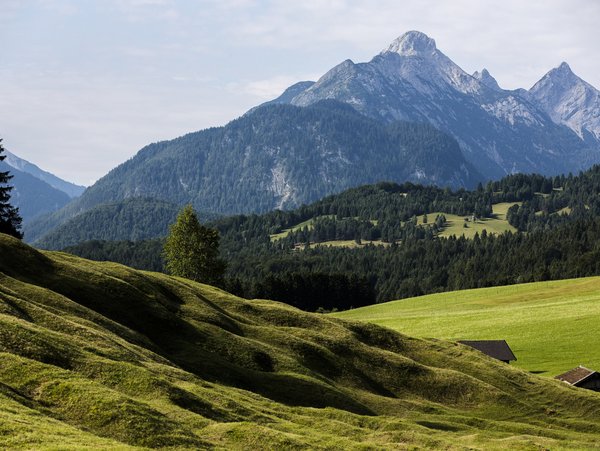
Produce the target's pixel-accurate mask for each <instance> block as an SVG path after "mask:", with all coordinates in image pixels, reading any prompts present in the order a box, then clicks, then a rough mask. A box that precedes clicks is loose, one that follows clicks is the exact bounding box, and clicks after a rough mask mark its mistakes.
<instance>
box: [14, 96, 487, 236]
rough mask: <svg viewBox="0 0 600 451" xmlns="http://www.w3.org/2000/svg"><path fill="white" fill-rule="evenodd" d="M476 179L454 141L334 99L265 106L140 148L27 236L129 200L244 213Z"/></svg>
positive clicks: (456, 184)
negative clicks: (372, 188) (381, 187)
mask: <svg viewBox="0 0 600 451" xmlns="http://www.w3.org/2000/svg"><path fill="white" fill-rule="evenodd" d="M482 178H483V177H482V176H481V175H480V174H479V173H478V172H477V170H475V169H474V167H473V165H471V164H470V163H468V162H467V161H466V160H465V158H464V156H463V154H462V152H461V149H460V147H459V145H458V143H457V142H456V141H455V140H454V139H452V138H451V137H449V136H448V135H446V134H444V133H441V132H439V131H438V130H436V129H435V128H434V127H432V126H430V125H427V124H409V123H400V122H395V123H391V124H383V123H381V122H379V121H375V120H373V119H370V118H367V117H366V116H364V115H362V114H360V113H358V112H357V111H355V110H354V109H353V108H351V107H349V106H348V105H345V104H343V103H340V102H335V101H323V102H317V103H316V104H314V105H311V106H309V107H304V108H300V107H297V106H292V105H280V104H272V105H265V106H262V107H260V108H257V109H255V110H254V111H252V112H250V113H248V114H246V115H244V116H243V117H241V118H239V119H237V120H234V121H232V122H230V123H229V124H227V125H226V126H224V127H219V128H212V129H209V130H204V131H200V132H196V133H191V134H188V135H185V136H182V137H180V138H177V139H174V140H172V141H164V142H160V143H155V144H151V145H149V146H147V147H145V148H144V149H142V150H141V151H140V152H139V153H138V154H137V155H136V156H135V157H134V158H132V159H131V160H129V161H127V162H125V163H123V164H122V165H120V166H118V167H117V168H115V169H113V170H112V171H111V172H109V173H108V174H107V175H106V176H104V177H103V178H101V179H100V180H98V182H96V183H95V184H94V185H93V186H91V187H90V188H88V189H87V190H86V191H85V192H84V193H83V194H82V196H81V197H79V198H77V199H75V200H74V201H73V202H71V203H70V204H69V205H68V206H67V207H65V208H64V209H63V210H61V211H59V212H56V213H54V214H52V215H51V216H48V217H45V218H40V220H39V221H37V222H36V223H34V224H31V225H30V227H28V228H27V229H26V230H25V236H26V239H27V240H28V241H30V242H32V241H35V240H37V239H39V238H41V237H42V236H43V235H44V234H45V233H47V232H48V231H49V230H51V229H52V228H54V227H56V226H57V225H58V224H61V223H63V222H64V221H66V220H68V219H70V218H72V217H74V216H76V215H77V214H80V213H82V212H84V211H87V210H90V209H91V208H93V207H95V206H98V205H101V204H104V203H113V202H119V201H122V200H124V199H128V198H133V197H150V198H155V199H161V200H164V201H166V202H170V203H173V204H176V205H183V204H186V203H192V204H193V205H194V206H195V207H196V209H198V210H200V211H211V212H215V213H222V214H230V213H252V212H265V211H269V210H272V209H276V208H279V209H281V208H293V207H296V206H299V205H301V204H303V203H308V202H311V201H315V200H317V199H319V198H321V197H323V196H325V195H327V194H331V193H335V192H339V191H342V190H344V189H347V188H349V187H352V186H357V185H361V184H365V183H372V182H377V181H381V180H389V181H398V182H402V181H406V180H410V181H415V182H420V183H426V184H427V183H428V184H437V185H440V186H447V185H450V186H454V187H464V186H468V187H472V186H474V185H475V184H476V183H477V182H478V181H480V180H482Z"/></svg>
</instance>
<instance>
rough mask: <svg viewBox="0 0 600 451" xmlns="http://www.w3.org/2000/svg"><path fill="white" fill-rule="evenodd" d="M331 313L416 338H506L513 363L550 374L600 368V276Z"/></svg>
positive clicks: (439, 296) (464, 292)
mask: <svg viewBox="0 0 600 451" xmlns="http://www.w3.org/2000/svg"><path fill="white" fill-rule="evenodd" d="M335 316H336V317H339V318H344V319H353V320H362V321H368V322H371V323H375V324H378V325H382V326H387V327H389V328H391V329H394V330H397V331H399V332H402V333H405V334H408V335H413V336H416V337H431V338H439V339H450V340H460V339H469V340H485V339H487V340H491V339H506V340H507V342H508V343H509V345H510V346H511V347H512V349H513V351H514V352H515V354H516V355H517V358H518V360H517V362H515V363H514V364H515V365H516V366H518V367H520V368H523V369H525V370H527V371H531V372H535V373H539V374H544V375H547V376H554V375H556V374H560V373H562V372H564V371H567V370H569V369H571V368H573V367H575V366H577V365H579V364H582V365H585V366H588V367H591V368H596V369H598V370H600V350H599V349H598V348H597V346H596V345H595V343H598V342H599V341H600V329H599V328H598V327H597V324H598V318H599V317H600V277H589V278H582V279H573V280H560V281H552V282H538V283H528V284H522V285H512V286H506V287H495V288H482V289H476V290H465V291H454V292H450V293H439V294H433V295H428V296H421V297H416V298H411V299H403V300H400V301H393V302H386V303H384V304H378V305H373V306H369V307H364V308H360V309H355V310H349V311H346V312H341V313H337V314H335Z"/></svg>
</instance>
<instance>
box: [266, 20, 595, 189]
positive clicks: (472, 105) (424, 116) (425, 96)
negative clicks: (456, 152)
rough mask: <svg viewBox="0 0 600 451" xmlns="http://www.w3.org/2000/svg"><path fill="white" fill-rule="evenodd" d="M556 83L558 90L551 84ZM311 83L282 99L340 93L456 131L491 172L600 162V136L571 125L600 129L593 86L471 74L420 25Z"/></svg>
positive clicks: (355, 102) (381, 111)
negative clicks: (509, 84) (514, 85)
mask: <svg viewBox="0 0 600 451" xmlns="http://www.w3.org/2000/svg"><path fill="white" fill-rule="evenodd" d="M560 72H562V70H561V71H560ZM550 78H557V77H550ZM575 78H576V77H575ZM549 85H552V86H554V88H553V89H554V90H555V93H554V94H553V95H552V96H549V93H548V92H546V91H545V90H544V89H543V86H549ZM306 86H307V87H306V89H304V90H303V91H302V92H299V93H297V94H296V95H295V96H294V97H292V94H294V93H296V92H297V91H298V89H297V88H299V86H296V87H295V88H294V89H293V90H291V91H288V93H287V94H285V95H284V96H282V97H280V99H279V100H277V101H279V102H282V101H288V102H289V103H290V104H292V105H298V106H308V105H312V104H314V103H315V102H319V101H321V100H323V99H335V100H339V101H342V102H345V103H347V104H349V105H351V106H352V107H354V108H355V109H356V110H357V111H360V112H361V113H363V114H365V115H367V116H369V117H372V118H374V119H377V120H380V121H383V122H392V121H397V120H404V121H411V122H421V123H422V122H425V123H429V124H432V125H433V126H435V127H437V128H439V129H440V130H442V131H444V132H446V133H449V134H450V135H452V136H453V137H454V138H455V139H456V140H457V141H458V142H459V144H460V146H461V149H462V150H463V152H464V154H465V157H466V159H467V160H468V161H469V162H471V163H472V164H473V165H474V166H475V167H476V169H477V170H478V171H479V172H480V173H481V174H483V175H484V176H485V177H486V178H488V179H490V178H499V177H501V176H503V175H505V174H510V173H515V172H526V173H527V172H537V173H543V174H558V173H563V172H567V171H573V172H575V171H578V170H581V169H584V168H587V167H589V166H590V165H591V163H593V162H597V161H600V143H599V142H598V141H596V140H592V141H589V140H582V139H581V136H583V132H581V133H580V132H579V131H578V130H579V129H578V128H577V126H575V127H570V126H569V127H567V126H565V125H569V124H570V123H573V121H575V122H577V121H578V122H577V123H580V125H581V127H584V129H585V130H588V129H587V128H585V127H590V128H589V131H590V132H591V133H595V132H594V130H597V129H596V128H595V127H596V125H597V120H598V116H597V111H598V109H597V108H598V105H599V104H598V99H597V97H596V93H597V91H595V90H594V89H593V88H592V87H591V86H589V85H587V84H585V83H584V82H581V83H579V82H577V80H574V78H573V77H570V78H568V79H567V80H566V81H565V82H564V83H562V84H556V83H554V84H551V83H545V84H544V83H542V85H540V86H538V87H537V88H536V87H534V89H533V90H532V91H533V92H532V93H531V94H529V93H528V92H527V91H525V90H516V91H508V90H503V89H501V88H500V87H499V86H498V83H497V82H496V81H495V80H494V78H493V77H492V76H491V75H490V74H489V72H488V71H487V70H483V71H482V72H481V73H475V74H474V76H472V75H469V74H468V73H466V72H465V71H464V70H462V69H461V68H460V67H459V66H458V65H456V64H455V63H454V62H453V61H452V60H450V59H449V58H448V57H447V56H446V55H444V54H443V53H442V52H441V51H440V50H439V49H438V48H437V46H436V43H435V41H434V40H433V39H431V38H430V37H428V36H426V35H425V34H423V33H420V32H418V31H411V32H408V33H406V34H404V35H402V36H400V37H399V38H398V39H396V40H394V42H392V43H391V44H390V45H389V47H388V48H386V49H385V50H383V51H382V52H381V53H379V54H378V55H376V56H375V57H374V58H373V59H372V60H371V61H369V62H367V63H358V64H355V63H354V62H352V61H351V60H346V61H344V62H342V63H341V64H339V65H338V66H336V67H334V68H333V69H331V70H330V71H329V72H327V73H326V74H325V75H323V76H322V77H321V78H320V79H319V80H318V81H317V82H316V83H314V84H306ZM536 86H537V85H536ZM548 96H549V97H548ZM573 96H576V98H577V99H579V100H577V101H576V102H573ZM290 97H291V99H290ZM547 97H548V98H547ZM544 99H546V100H544ZM554 99H556V100H554ZM544 102H546V103H547V105H546V104H544ZM569 102H570V103H569ZM566 105H571V106H572V107H573V108H571V109H569V108H567V107H566ZM553 108H555V109H556V108H558V110H557V113H553V112H552V111H553V110H552V109H553ZM579 108H582V110H581V111H580V110H579ZM575 111H580V113H578V114H574V112H575ZM594 115H596V116H595V119H594ZM567 117H568V118H571V119H567ZM561 118H562V119H561ZM579 118H580V119H579ZM572 128H573V129H575V130H576V133H574V132H573V130H572ZM578 133H579V135H578Z"/></svg>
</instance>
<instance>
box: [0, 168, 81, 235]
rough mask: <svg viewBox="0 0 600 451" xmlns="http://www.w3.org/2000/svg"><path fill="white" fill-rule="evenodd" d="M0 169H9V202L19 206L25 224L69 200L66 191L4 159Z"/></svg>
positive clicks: (3, 170)
mask: <svg viewBox="0 0 600 451" xmlns="http://www.w3.org/2000/svg"><path fill="white" fill-rule="evenodd" d="M7 160H8V158H7ZM0 171H2V172H5V171H9V172H10V175H12V176H13V178H12V179H11V180H10V181H9V185H11V186H12V187H13V189H12V191H11V199H10V203H11V204H12V205H13V206H15V207H18V208H19V214H20V215H21V217H22V218H23V223H24V224H25V225H27V223H28V222H30V221H31V220H32V219H35V218H36V217H38V216H40V215H43V214H45V213H49V212H53V211H56V210H58V209H60V208H62V207H64V206H65V205H66V204H67V203H69V201H70V200H71V199H70V198H69V196H68V195H67V194H66V193H64V192H62V191H60V190H58V189H56V188H53V187H52V186H50V185H48V184H47V183H46V182H44V181H42V180H40V179H38V178H36V177H34V176H33V175H31V174H28V173H27V172H23V171H20V170H19V169H15V168H14V167H12V166H9V165H8V164H6V160H5V161H2V162H0Z"/></svg>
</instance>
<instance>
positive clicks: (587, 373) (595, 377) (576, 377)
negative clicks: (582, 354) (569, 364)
mask: <svg viewBox="0 0 600 451" xmlns="http://www.w3.org/2000/svg"><path fill="white" fill-rule="evenodd" d="M555 379H558V380H559V381H563V382H566V383H567V384H569V385H572V386H574V387H581V388H587V389H588V390H594V391H600V373H598V372H597V371H594V370H590V369H589V368H586V367H585V366H581V365H579V366H578V367H577V368H573V369H572V370H569V371H567V372H566V373H563V374H559V375H558V376H555Z"/></svg>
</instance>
